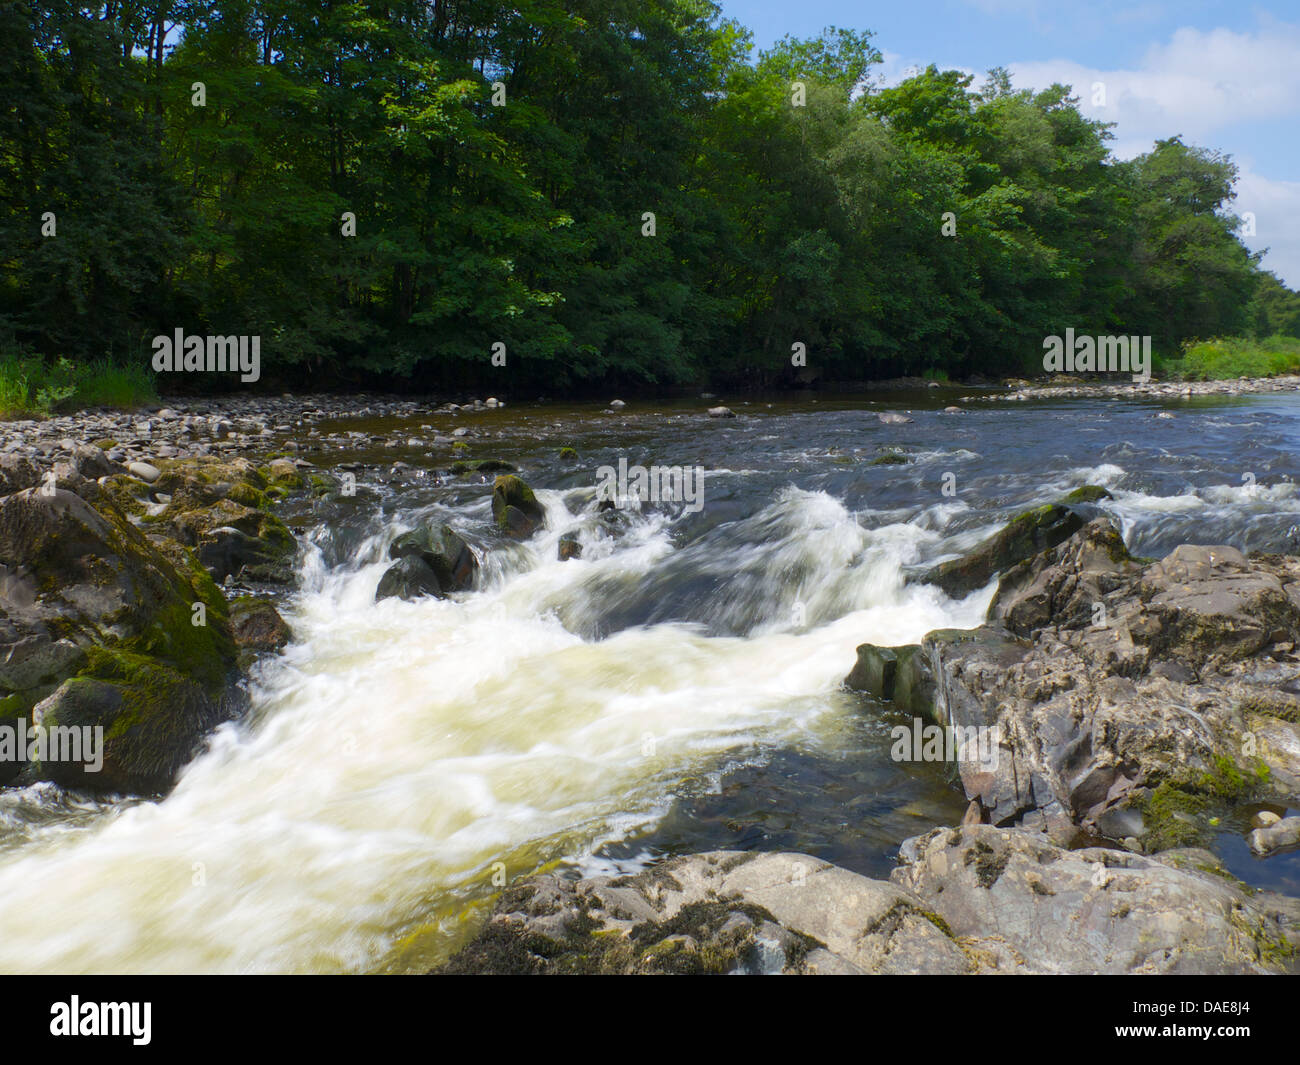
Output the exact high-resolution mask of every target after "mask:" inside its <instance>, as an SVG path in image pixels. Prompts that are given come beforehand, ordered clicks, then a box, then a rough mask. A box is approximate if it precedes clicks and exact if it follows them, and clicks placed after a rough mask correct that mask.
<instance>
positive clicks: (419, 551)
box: [388, 524, 479, 592]
mask: <svg viewBox="0 0 1300 1065" xmlns="http://www.w3.org/2000/svg"><path fill="white" fill-rule="evenodd" d="M412 555H414V556H417V557H419V558H421V559H423V560H424V562H425V563H427V564H428V566H429V567H430V568H431V569H432V570H433V572H434V574H435V575H436V576H437V578H438V584H439V586H440V588H441V589H442V590H443V591H445V592H463V591H468V590H469V589H471V588H473V587H474V578H475V576H476V575H477V574H478V569H479V566H478V559H476V558H475V557H474V552H473V551H471V550H470V546H469V544H467V543H466V542H465V541H464V540H462V539H461V538H460V536H458V535H457V534H456V533H455V532H453V531H452V529H451V528H450V526H447V525H441V524H439V525H432V526H427V527H425V528H422V529H414V530H412V531H411V532H407V533H402V535H401V536H399V537H398V538H397V539H396V540H394V541H393V542H392V544H390V545H389V548H388V557H389V558H393V559H400V558H408V557H410V556H412Z"/></svg>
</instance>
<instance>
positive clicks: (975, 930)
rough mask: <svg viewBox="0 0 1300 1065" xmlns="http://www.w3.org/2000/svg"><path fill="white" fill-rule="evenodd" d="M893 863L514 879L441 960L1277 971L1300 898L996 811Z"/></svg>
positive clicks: (678, 966)
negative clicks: (1057, 835)
mask: <svg viewBox="0 0 1300 1065" xmlns="http://www.w3.org/2000/svg"><path fill="white" fill-rule="evenodd" d="M900 861H901V863H902V864H900V866H899V868H898V869H896V870H895V871H894V872H893V874H891V876H890V879H889V880H887V881H885V880H872V879H869V878H867V877H865V876H860V875H858V874H857V873H853V872H850V871H849V870H847V869H842V868H839V867H838V866H834V865H831V864H829V863H827V862H824V861H821V860H819V859H817V858H812V857H809V856H808V855H805V854H788V853H767V854H762V853H753V852H735V851H714V852H711V853H706V854H692V855H688V856H685V857H681V858H674V859H670V860H668V861H665V862H663V863H661V864H658V865H656V866H653V867H652V868H650V869H647V870H645V871H644V872H640V873H637V874H635V875H631V876H624V877H616V878H611V877H594V878H589V879H583V880H578V879H566V878H564V877H562V876H557V875H554V874H546V875H542V876H538V877H534V878H532V879H530V880H527V881H524V882H523V883H521V884H519V885H517V886H515V887H512V888H509V889H507V890H506V891H505V892H504V893H503V894H502V896H501V898H500V900H499V901H498V903H497V906H496V908H495V911H494V913H493V915H492V917H491V918H490V919H489V921H488V923H487V925H486V926H485V927H484V929H483V930H482V931H481V932H480V933H479V934H478V935H477V936H476V937H475V938H474V939H473V940H472V941H471V942H470V943H469V944H468V945H467V946H466V947H465V948H463V949H462V950H461V951H460V952H459V953H457V954H456V955H455V956H454V957H452V958H451V960H450V961H448V962H447V963H446V964H445V965H444V966H442V967H441V968H440V969H438V970H436V971H437V972H438V973H441V974H470V973H524V974H543V975H545V974H583V973H587V974H618V975H627V974H683V975H684V974H752V975H759V974H792V975H793V974H801V975H840V974H912V973H925V974H933V973H944V974H971V975H977V974H993V973H1025V974H1030V973H1277V972H1283V971H1286V969H1287V967H1288V966H1289V965H1290V964H1291V960H1292V959H1293V957H1294V956H1295V951H1296V947H1297V945H1300V900H1297V899H1292V898H1289V897H1286V896H1282V895H1274V894H1270V893H1265V892H1258V893H1256V892H1252V891H1251V890H1250V889H1249V888H1246V887H1245V886H1244V885H1242V884H1239V883H1237V882H1235V881H1234V880H1233V879H1232V877H1231V876H1230V875H1229V874H1228V873H1227V872H1226V871H1225V870H1224V869H1223V868H1222V867H1221V866H1220V865H1219V864H1218V862H1217V861H1216V859H1215V858H1214V856H1213V855H1212V854H1210V853H1209V852H1207V851H1201V850H1195V849H1190V850H1179V851H1170V852H1167V853H1166V854H1163V855H1161V856H1159V857H1158V858H1149V857H1144V856H1141V855H1136V854H1131V853H1128V852H1126V851H1121V850H1113V849H1107V848H1101V847H1093V848H1088V849H1084V850H1073V851H1072V850H1065V849H1062V848H1060V847H1056V846H1054V845H1052V844H1050V843H1048V842H1046V841H1045V840H1043V839H1041V838H1037V837H1035V836H1033V835H1031V834H1030V833H1027V832H1022V831H1018V830H1005V829H997V828H994V827H992V826H988V825H967V826H962V827H960V828H953V829H947V828H941V829H935V830H934V831H932V832H930V833H928V834H926V835H924V836H919V837H917V838H915V839H911V840H908V841H907V842H906V843H905V844H904V845H903V848H902V851H901V854H900Z"/></svg>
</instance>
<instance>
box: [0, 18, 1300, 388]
mask: <svg viewBox="0 0 1300 1065" xmlns="http://www.w3.org/2000/svg"><path fill="white" fill-rule="evenodd" d="M752 51H753V49H752V44H751V40H750V37H749V34H748V33H747V31H745V30H744V29H743V28H742V27H740V26H738V25H737V24H736V23H734V22H731V21H728V20H725V19H722V18H721V16H720V11H719V8H718V7H717V6H716V5H715V4H713V3H711V2H709V0H517V2H515V3H513V4H509V5H507V4H502V3H498V2H494V0H461V2H459V3H456V4H448V3H442V2H439V3H433V4H429V3H424V2H417V0H398V2H396V3H393V2H384V3H380V2H378V0H355V2H351V3H346V4H326V5H321V4H312V3H306V2H304V0H232V2H230V3H222V4H212V3H206V2H186V3H182V4H174V3H163V2H161V0H159V2H145V3H141V4H132V5H125V6H124V5H116V4H114V5H77V4H73V3H71V0H51V2H49V3H45V4H41V5H35V4H30V3H23V2H11V3H3V4H0V205H3V206H2V207H0V249H2V250H0V332H3V334H4V335H6V336H11V337H12V338H13V340H14V342H15V343H16V344H18V345H22V346H23V350H24V351H25V350H27V349H30V350H31V351H34V352H38V353H40V354H41V355H43V356H45V358H44V359H43V360H37V361H35V362H33V361H31V360H30V359H27V358H26V357H25V356H23V357H16V358H14V359H8V360H5V361H4V362H3V365H2V366H0V407H3V408H4V409H6V410H10V411H19V412H20V411H32V410H36V411H39V410H42V409H45V410H55V409H58V408H60V407H64V406H67V405H68V404H70V403H74V402H77V403H111V404H114V405H130V404H132V403H134V402H138V401H139V399H140V398H141V397H143V396H146V395H148V393H149V389H148V388H147V385H146V382H145V379H144V378H143V377H142V376H141V372H139V371H136V370H133V369H123V370H114V369H112V368H111V367H112V366H118V367H122V366H127V367H130V366H133V365H136V364H138V363H139V364H142V362H143V359H144V358H146V357H147V354H148V351H149V341H150V339H151V338H152V337H154V336H156V335H158V334H163V333H166V334H170V333H171V332H172V331H173V330H174V329H176V328H177V327H181V328H184V329H185V330H186V331H187V332H189V333H191V334H204V333H209V334H219V335H225V336H230V335H258V336H260V337H261V339H262V343H261V351H262V358H263V374H262V381H263V386H264V387H269V388H277V387H282V386H283V385H295V384H300V383H303V382H310V383H311V384H312V385H315V386H321V385H338V386H348V385H352V386H356V385H359V384H361V383H363V382H364V383H367V384H369V383H372V382H373V383H378V384H399V383H403V384H408V385H410V386H411V387H418V388H423V389H430V390H435V389H445V388H469V387H478V386H480V385H484V384H489V385H494V384H496V383H497V382H500V381H501V380H503V378H504V379H507V380H508V382H509V384H510V387H512V388H514V389H518V390H526V389H530V388H534V387H535V388H537V389H539V390H546V391H549V392H554V391H560V390H565V389H569V390H578V389H591V388H596V387H602V388H603V387H609V386H618V385H620V384H624V385H627V386H629V387H631V386H635V385H638V384H651V383H657V382H665V383H673V382H677V383H682V382H697V381H704V380H707V379H715V380H716V381H717V382H718V383H721V384H745V383H749V384H757V385H780V384H788V383H791V382H793V381H794V380H796V379H798V380H800V381H806V380H807V379H808V375H809V374H811V375H812V376H814V377H816V376H823V377H826V378H839V379H859V380H862V379H870V378H875V377H881V376H892V375H896V374H919V373H925V374H927V375H931V376H932V377H933V378H934V379H937V380H943V379H944V376H943V375H950V376H952V377H961V376H965V375H967V374H970V373H981V374H986V375H988V374H996V373H1000V372H1020V371H1024V370H1033V369H1034V368H1035V367H1036V366H1041V357H1042V347H1041V344H1042V338H1043V337H1044V336H1045V335H1048V334H1052V333H1060V332H1061V331H1063V330H1064V329H1065V328H1066V327H1067V326H1073V327H1075V328H1076V330H1078V331H1080V332H1096V333H1122V334H1125V335H1131V334H1150V335H1152V336H1153V337H1154V338H1155V345H1156V347H1157V349H1158V350H1164V351H1176V350H1178V349H1179V346H1180V345H1181V344H1183V343H1184V342H1185V341H1187V340H1188V339H1190V338H1196V337H1210V336H1225V335H1234V336H1235V335H1242V336H1245V335H1255V336H1270V335H1272V334H1281V335H1288V336H1297V335H1300V295H1298V294H1296V293H1294V292H1290V291H1289V290H1287V289H1286V288H1285V287H1284V286H1282V285H1281V284H1280V283H1279V282H1278V281H1277V280H1276V278H1272V277H1271V275H1266V274H1263V273H1261V271H1260V270H1259V268H1258V264H1257V262H1256V257H1255V256H1254V255H1252V254H1251V253H1250V252H1248V251H1247V250H1246V249H1245V248H1244V247H1243V246H1242V245H1241V243H1240V242H1239V241H1238V239H1237V237H1236V227H1237V219H1236V218H1234V217H1233V216H1232V215H1231V213H1230V211H1229V205H1230V203H1231V190H1232V185H1233V182H1234V179H1235V176H1236V170H1235V167H1234V166H1233V164H1232V162H1231V160H1229V159H1228V158H1226V157H1224V156H1221V155H1219V154H1218V153H1215V152H1211V151H1206V150H1203V149H1199V148H1194V147H1190V146H1187V145H1184V144H1183V143H1182V142H1181V141H1180V140H1178V139H1177V138H1173V139H1170V140H1167V141H1161V142H1159V143H1158V144H1157V145H1156V147H1155V149H1154V150H1153V151H1152V152H1150V153H1148V154H1147V155H1145V156H1142V157H1140V158H1138V159H1134V160H1131V161H1128V162H1116V161H1115V160H1114V159H1113V158H1111V157H1110V155H1109V152H1108V141H1109V138H1110V134H1109V131H1108V129H1107V127H1106V126H1105V125H1104V124H1101V123H1098V122H1095V121H1092V120H1090V119H1087V118H1085V117H1084V116H1083V115H1082V114H1081V113H1080V112H1079V110H1078V108H1077V107H1076V106H1075V104H1076V101H1075V100H1074V98H1073V97H1072V96H1071V95H1070V90H1069V88H1068V87H1066V86H1059V85H1057V86H1052V87H1050V88H1049V89H1047V90H1045V91H1042V92H1037V93H1035V92H1028V91H1023V90H1016V89H1015V88H1014V87H1013V86H1012V84H1011V80H1010V77H1009V76H1008V75H1007V73H1006V72H1005V70H1001V69H995V70H993V71H991V72H990V73H989V76H988V79H987V81H986V82H985V83H984V85H983V86H982V87H981V88H979V89H975V88H973V79H972V78H971V77H970V76H968V75H965V74H962V73H960V72H957V71H941V70H938V69H937V68H935V67H931V68H929V69H928V70H926V71H924V72H923V73H921V74H919V75H917V76H916V77H913V78H909V79H907V80H906V81H904V82H903V83H901V84H899V85H897V86H894V87H892V88H889V89H880V88H879V87H878V86H877V85H876V84H875V83H874V82H873V78H872V70H873V68H874V67H875V66H876V64H878V63H879V62H880V52H879V51H878V49H877V48H876V46H875V43H874V39H873V36H872V34H870V33H868V32H864V31H857V30H848V29H837V28H834V27H832V28H830V29H828V30H826V31H825V32H824V33H822V34H821V35H820V36H818V37H816V38H813V39H810V40H795V39H792V38H786V39H784V40H782V41H781V42H779V43H778V44H777V45H775V46H774V47H772V48H770V49H768V50H766V51H763V52H760V53H758V54H757V55H756V56H753V57H752V59H751V52H752ZM796 81H798V82H802V83H803V86H804V95H803V97H802V98H801V99H799V100H798V101H796V99H795V97H794V95H793V93H792V83H793V82H796ZM196 82H202V84H203V91H204V93H205V94H206V102H205V106H195V105H194V103H193V93H194V84H195V83H196ZM502 92H504V106H496V104H498V103H501V102H502V100H501V93H502ZM800 104H801V106H800ZM47 212H51V213H52V214H53V216H54V221H55V224H56V225H57V235H55V236H50V235H46V233H45V232H44V227H45V221H44V220H45V218H46V213H47ZM647 213H652V214H653V215H654V219H655V232H654V235H653V236H648V235H644V229H643V227H644V226H645V216H646V214H647ZM345 218H347V219H352V218H355V235H352V233H351V230H350V229H349V230H347V231H346V232H345ZM947 218H950V219H951V220H952V224H953V226H954V227H955V232H949V233H945V232H944V227H945V219H947ZM795 343H802V344H804V345H806V347H807V352H808V367H807V369H806V370H801V369H799V368H796V367H794V366H793V365H792V364H791V359H790V355H791V346H792V345H793V344H795ZM494 344H504V345H505V346H506V351H507V367H508V371H507V372H506V373H505V374H503V373H502V370H501V369H500V368H499V367H494V366H493V365H492V363H491V356H492V348H493V345H494ZM60 355H66V356H68V357H69V358H71V359H72V360H73V361H74V362H75V363H76V364H77V365H78V366H82V365H85V370H84V371H83V372H82V373H81V374H80V375H79V376H77V378H76V380H75V381H74V380H73V379H72V377H73V375H71V374H69V373H67V372H65V371H62V370H59V369H58V365H59V364H58V362H57V359H55V358H54V357H55V356H60ZM105 355H107V357H108V360H109V361H108V362H107V363H103V364H96V365H93V366H92V365H90V364H89V361H88V360H91V359H100V358H103V357H104V356H105ZM132 360H137V362H133V361H132ZM1225 365H1226V364H1225ZM1251 365H1253V363H1251ZM1198 372H1199V371H1198ZM1206 372H1209V371H1208V370H1207V371H1206ZM184 383H185V385H186V387H191V388H193V387H203V386H204V385H205V382H203V381H198V380H192V379H186V380H185V382H184ZM213 384H214V386H216V387H224V386H226V384H227V382H213ZM69 388H74V389H75V391H73V392H69V391H68V389H69Z"/></svg>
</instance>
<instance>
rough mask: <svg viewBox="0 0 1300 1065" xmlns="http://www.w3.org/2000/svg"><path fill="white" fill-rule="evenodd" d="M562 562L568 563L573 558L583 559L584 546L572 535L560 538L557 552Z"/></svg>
mask: <svg viewBox="0 0 1300 1065" xmlns="http://www.w3.org/2000/svg"><path fill="white" fill-rule="evenodd" d="M556 554H557V555H558V557H559V559H560V561H561V562H567V561H568V560H569V559H571V558H581V557H582V544H581V543H580V542H579V540H578V538H577V537H576V536H574V535H572V534H565V535H564V536H561V537H560V544H559V547H558V548H557V550H556Z"/></svg>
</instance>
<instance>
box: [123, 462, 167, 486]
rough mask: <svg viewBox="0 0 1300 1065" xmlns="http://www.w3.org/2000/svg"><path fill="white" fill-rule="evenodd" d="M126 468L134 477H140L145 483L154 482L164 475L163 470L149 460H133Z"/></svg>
mask: <svg viewBox="0 0 1300 1065" xmlns="http://www.w3.org/2000/svg"><path fill="white" fill-rule="evenodd" d="M126 469H127V472H128V473H130V474H131V476H132V477H138V478H139V479H140V480H142V481H144V483H145V484H153V483H154V482H155V481H156V480H158V478H159V477H161V476H162V470H160V469H159V468H158V467H157V466H154V465H153V464H152V463H148V462H132V463H131V464H130V465H128V466H127V468H126Z"/></svg>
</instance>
